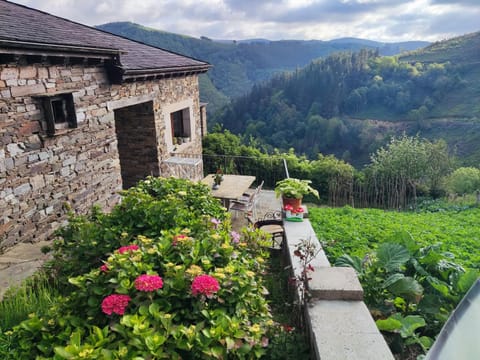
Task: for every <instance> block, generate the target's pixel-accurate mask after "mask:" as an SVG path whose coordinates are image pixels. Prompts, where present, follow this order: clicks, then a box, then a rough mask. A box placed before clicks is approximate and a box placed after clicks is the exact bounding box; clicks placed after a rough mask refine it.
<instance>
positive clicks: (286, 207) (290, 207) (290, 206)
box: [283, 204, 293, 211]
mask: <svg viewBox="0 0 480 360" xmlns="http://www.w3.org/2000/svg"><path fill="white" fill-rule="evenodd" d="M283 209H284V210H285V211H293V206H292V205H290V204H287V205H285V206H284V207H283Z"/></svg>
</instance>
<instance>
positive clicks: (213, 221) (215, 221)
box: [210, 218, 220, 229]
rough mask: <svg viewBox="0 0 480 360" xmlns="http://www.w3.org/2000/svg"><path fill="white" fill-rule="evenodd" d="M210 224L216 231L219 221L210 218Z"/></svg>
mask: <svg viewBox="0 0 480 360" xmlns="http://www.w3.org/2000/svg"><path fill="white" fill-rule="evenodd" d="M210 222H211V223H212V224H213V227H214V228H215V229H216V228H217V227H218V225H220V220H218V219H215V218H212V219H211V220H210Z"/></svg>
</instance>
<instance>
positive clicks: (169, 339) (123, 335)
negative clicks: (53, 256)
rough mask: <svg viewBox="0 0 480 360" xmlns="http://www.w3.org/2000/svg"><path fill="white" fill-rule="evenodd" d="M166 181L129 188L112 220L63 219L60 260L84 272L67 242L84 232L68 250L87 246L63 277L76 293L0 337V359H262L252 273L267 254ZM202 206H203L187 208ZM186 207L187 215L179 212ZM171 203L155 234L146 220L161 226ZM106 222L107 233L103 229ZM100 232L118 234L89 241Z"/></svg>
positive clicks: (261, 302)
mask: <svg viewBox="0 0 480 360" xmlns="http://www.w3.org/2000/svg"><path fill="white" fill-rule="evenodd" d="M163 182H165V184H163ZM172 184H173V185H175V184H177V180H165V179H163V180H162V179H150V180H149V183H145V182H144V183H142V184H140V185H139V186H138V187H137V188H135V189H132V190H129V191H128V192H127V197H126V199H124V201H123V202H122V204H121V205H120V206H119V207H117V208H116V209H115V210H114V211H113V212H112V214H111V215H110V214H109V215H103V214H101V215H99V216H93V217H92V218H91V220H90V221H88V220H87V219H86V218H81V219H80V220H78V219H75V218H73V219H72V220H73V221H74V222H73V224H72V223H71V224H70V225H69V227H68V231H64V232H63V234H67V235H68V236H70V237H69V238H68V240H69V242H68V245H69V246H66V247H64V248H65V249H66V252H67V253H68V255H67V256H66V257H65V258H61V260H62V261H67V259H72V261H74V262H77V261H78V262H79V263H78V266H82V267H87V265H85V264H81V263H80V262H81V261H82V256H81V254H74V253H73V252H74V249H75V246H74V244H73V243H71V242H70V241H73V239H75V238H77V236H79V234H85V236H86V238H84V239H83V240H82V241H83V243H82V244H81V247H80V248H79V247H77V251H78V250H80V249H82V250H90V252H89V254H88V258H89V259H90V260H92V261H91V262H90V263H89V264H88V266H90V270H88V271H85V272H84V273H81V274H79V275H78V276H74V277H70V278H69V282H70V284H71V285H72V286H73V287H74V289H75V290H74V291H72V292H71V293H69V294H68V296H65V297H64V298H63V300H62V301H59V302H58V303H57V304H55V305H54V306H52V308H51V309H50V310H49V311H48V313H44V314H32V315H31V317H30V318H29V319H27V320H25V321H23V322H22V323H21V324H20V325H19V326H16V327H14V329H13V331H11V332H8V333H5V334H4V335H3V339H2V342H1V343H2V344H4V345H3V346H0V358H4V359H24V358H37V359H45V358H54V359H73V358H84V359H225V358H235V359H255V358H260V357H261V356H263V355H264V354H265V352H266V347H267V345H268V338H267V335H268V334H269V333H270V332H271V329H272V327H273V325H274V323H273V321H272V317H271V314H270V311H269V306H268V304H267V301H266V299H265V294H266V290H265V288H264V286H263V283H262V279H261V277H260V276H259V274H262V273H263V272H264V271H265V259H266V258H267V257H268V252H266V251H265V250H264V249H265V247H264V246H265V245H267V244H268V242H267V239H266V237H265V235H264V234H263V233H261V232H260V231H259V230H254V229H244V231H243V233H242V234H237V233H235V232H232V230H231V225H230V222H229V220H228V219H226V220H223V221H221V220H219V219H217V218H213V217H211V216H210V215H209V212H217V211H218V212H220V211H221V212H222V213H221V214H220V215H222V217H225V214H224V210H222V209H221V208H220V206H219V205H218V204H217V202H216V201H212V200H211V199H210V198H209V196H207V195H206V196H205V199H201V198H199V196H198V194H196V193H195V191H193V192H191V193H189V192H188V191H186V190H180V191H181V193H178V191H177V190H178V187H176V186H171V185H172ZM184 184H185V185H188V184H187V182H184ZM170 187H171V188H174V189H175V190H173V191H177V193H176V194H172V190H171V189H170ZM194 187H196V185H192V184H190V188H194ZM165 189H166V190H165ZM198 189H200V190H201V187H198ZM164 190H165V191H164ZM200 190H199V191H200ZM135 196H137V198H135ZM165 198H166V199H168V200H167V201H165V200H164V199H165ZM209 202H210V203H209ZM206 203H209V206H210V207H208V206H207V207H206V208H203V209H200V208H198V209H197V208H195V206H201V205H203V204H206ZM186 204H190V205H189V206H191V208H192V212H187V211H184V210H183V209H185V208H186V207H188V206H187V205H186ZM159 207H161V210H162V211H160V208H159ZM172 207H173V208H179V209H180V211H179V212H178V213H177V216H176V218H175V219H174V222H172V223H169V225H168V227H167V226H166V225H165V228H164V229H161V226H160V225H157V224H155V223H154V221H153V218H154V216H159V218H160V219H163V221H165V222H167V223H168V221H170V220H171V218H170V216H171V215H170V214H172V213H173V210H172ZM140 214H143V215H144V216H143V217H142V216H141V215H140ZM113 219H114V221H113ZM133 219H135V220H133ZM77 220H78V222H77V223H75V221H77ZM123 221H124V222H125V224H124V223H123ZM133 221H138V222H139V224H138V225H139V226H135V224H134V223H133ZM92 223H93V225H92ZM112 223H115V229H114V230H112V229H110V232H108V231H106V230H105V229H104V228H103V227H102V225H105V224H112ZM92 229H93V231H92ZM139 229H141V230H139ZM152 229H154V230H152ZM140 231H143V232H145V233H147V234H148V235H145V234H139V233H138V232H140ZM106 233H108V234H109V236H112V237H113V234H115V233H118V234H119V235H118V238H113V240H112V241H111V243H110V244H108V245H107V244H105V243H103V242H102V240H103V239H102V240H101V239H99V238H96V237H95V236H97V235H99V234H106ZM72 235H75V236H72ZM87 237H88V238H87ZM89 246H90V247H91V248H89ZM112 247H113V248H112ZM59 249H60V248H58V249H57V251H59ZM105 249H109V250H105ZM100 251H104V253H103V254H100V253H99V252H100ZM58 259H59V257H57V261H58ZM97 259H98V261H97ZM57 266H58V263H57ZM71 266H73V264H72V265H71ZM74 272H78V270H77V271H72V273H74ZM5 344H7V345H5Z"/></svg>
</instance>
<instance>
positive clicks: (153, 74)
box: [121, 63, 212, 82]
mask: <svg viewBox="0 0 480 360" xmlns="http://www.w3.org/2000/svg"><path fill="white" fill-rule="evenodd" d="M211 67H212V65H210V64H208V63H204V64H200V65H188V66H175V67H164V68H157V69H126V70H125V69H122V70H123V71H122V74H121V81H122V82H125V81H137V80H146V79H159V78H169V77H179V76H188V75H194V74H203V73H206V72H207V71H208V70H209V69H210V68H211Z"/></svg>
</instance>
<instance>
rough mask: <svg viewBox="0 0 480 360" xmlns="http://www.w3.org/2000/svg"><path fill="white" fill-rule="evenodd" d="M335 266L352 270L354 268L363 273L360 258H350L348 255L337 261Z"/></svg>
mask: <svg viewBox="0 0 480 360" xmlns="http://www.w3.org/2000/svg"><path fill="white" fill-rule="evenodd" d="M335 266H338V267H351V268H354V269H355V271H356V272H357V273H359V274H360V273H362V271H363V266H362V259H360V258H359V257H358V256H350V255H347V254H344V255H342V256H340V257H339V258H338V259H337V260H336V261H335Z"/></svg>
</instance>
